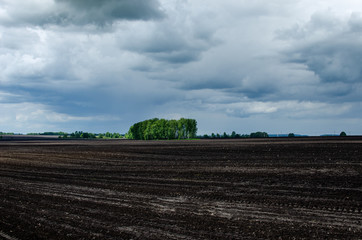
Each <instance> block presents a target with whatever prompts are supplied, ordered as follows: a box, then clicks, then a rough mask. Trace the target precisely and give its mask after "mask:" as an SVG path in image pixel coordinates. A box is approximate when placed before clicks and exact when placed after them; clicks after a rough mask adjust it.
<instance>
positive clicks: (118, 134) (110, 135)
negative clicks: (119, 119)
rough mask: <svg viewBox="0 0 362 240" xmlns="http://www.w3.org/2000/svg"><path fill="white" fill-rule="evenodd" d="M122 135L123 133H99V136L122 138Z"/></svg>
mask: <svg viewBox="0 0 362 240" xmlns="http://www.w3.org/2000/svg"><path fill="white" fill-rule="evenodd" d="M122 137H123V135H121V134H120V133H110V132H106V133H100V134H98V138H122Z"/></svg>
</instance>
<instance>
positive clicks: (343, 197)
mask: <svg viewBox="0 0 362 240" xmlns="http://www.w3.org/2000/svg"><path fill="white" fill-rule="evenodd" d="M2 238H3V239H361V238H362V138H359V137H355V138H353V137H347V138H340V137H335V138H331V137H330V138H285V139H282V138H276V139H264V140H252V139H247V140H243V139H241V140H196V141H147V142H146V141H128V140H102V141H100V140H89V141H87V140H82V141H78V140H77V141H75V140H68V141H67V140H57V139H28V140H26V139H11V140H6V139H5V140H4V139H3V140H2V141H0V239H2Z"/></svg>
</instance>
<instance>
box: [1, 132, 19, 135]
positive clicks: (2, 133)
mask: <svg viewBox="0 0 362 240" xmlns="http://www.w3.org/2000/svg"><path fill="white" fill-rule="evenodd" d="M0 135H16V134H15V133H13V132H8V133H6V132H0Z"/></svg>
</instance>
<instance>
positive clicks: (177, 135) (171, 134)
mask: <svg viewBox="0 0 362 240" xmlns="http://www.w3.org/2000/svg"><path fill="white" fill-rule="evenodd" d="M196 132H197V122H196V120H195V119H186V118H181V119H180V120H166V119H158V118H153V119H149V120H145V121H142V122H138V123H136V124H134V125H132V126H131V127H130V129H129V131H128V133H127V134H126V138H128V139H136V140H156V139H187V138H195V137H196Z"/></svg>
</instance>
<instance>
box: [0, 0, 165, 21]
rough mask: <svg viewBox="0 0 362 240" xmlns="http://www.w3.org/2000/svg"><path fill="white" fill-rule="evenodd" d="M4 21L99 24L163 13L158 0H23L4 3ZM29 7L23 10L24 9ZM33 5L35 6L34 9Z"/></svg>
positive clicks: (153, 17) (2, 19)
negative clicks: (38, 0) (41, 0)
mask: <svg viewBox="0 0 362 240" xmlns="http://www.w3.org/2000/svg"><path fill="white" fill-rule="evenodd" d="M4 6H5V9H6V14H7V17H5V18H0V22H1V23H3V24H6V25H8V26H9V25H19V26H23V25H37V26H44V25H60V26H68V25H89V24H92V25H98V26H104V25H105V24H111V23H113V22H114V21H118V20H152V19H160V18H162V17H163V16H164V13H163V12H162V11H161V10H160V8H159V2H158V0H55V2H52V1H48V2H45V3H42V2H33V1H29V2H25V3H23V6H20V5H19V4H16V3H11V2H9V3H5V4H4ZM27 8H28V9H29V10H26V11H24V9H27ZM35 9H36V10H35Z"/></svg>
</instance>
